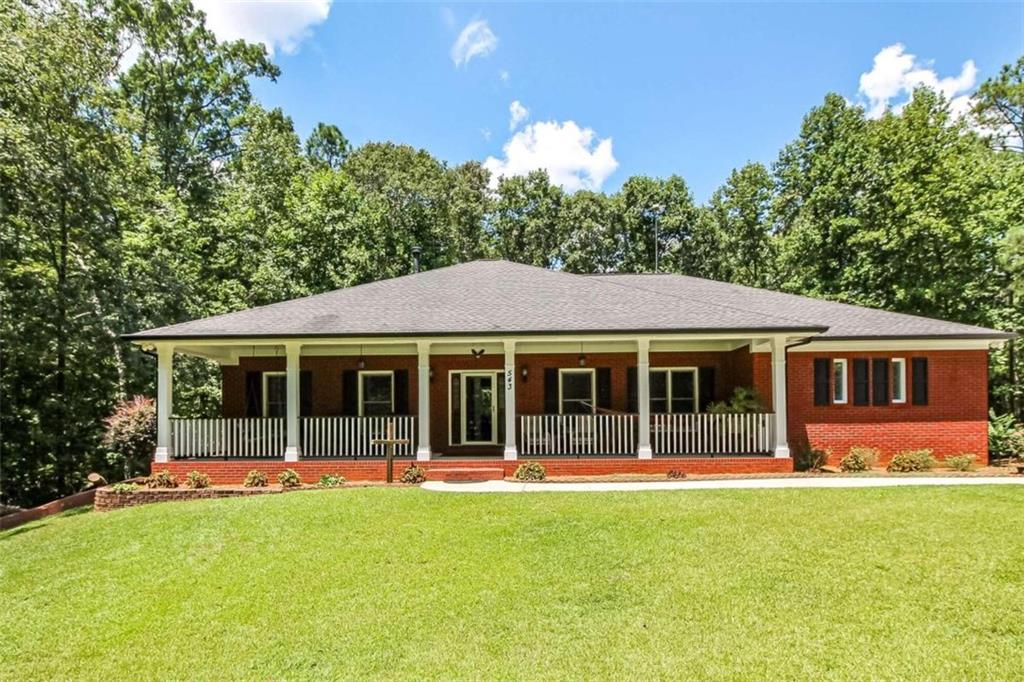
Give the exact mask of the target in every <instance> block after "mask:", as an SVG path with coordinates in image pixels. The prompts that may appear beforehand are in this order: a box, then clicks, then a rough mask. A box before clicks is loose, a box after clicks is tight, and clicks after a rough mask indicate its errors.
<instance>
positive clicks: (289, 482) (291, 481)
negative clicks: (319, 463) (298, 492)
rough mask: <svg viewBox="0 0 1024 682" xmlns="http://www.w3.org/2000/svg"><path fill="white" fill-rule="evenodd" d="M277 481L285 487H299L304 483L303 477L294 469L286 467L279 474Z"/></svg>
mask: <svg viewBox="0 0 1024 682" xmlns="http://www.w3.org/2000/svg"><path fill="white" fill-rule="evenodd" d="M277 482H278V483H280V484H281V485H282V486H283V487H285V488H298V487H299V486H300V485H302V478H301V477H300V476H299V474H298V472H297V471H295V470H294V469H285V470H284V471H282V472H281V473H280V474H278V475H277Z"/></svg>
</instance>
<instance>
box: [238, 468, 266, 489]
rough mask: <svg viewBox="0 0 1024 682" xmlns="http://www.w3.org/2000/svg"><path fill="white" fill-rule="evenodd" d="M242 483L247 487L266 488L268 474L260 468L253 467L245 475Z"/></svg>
mask: <svg viewBox="0 0 1024 682" xmlns="http://www.w3.org/2000/svg"><path fill="white" fill-rule="evenodd" d="M242 485H244V486H245V487H246V488H266V487H267V474H266V472H263V471H260V470H259V469H252V470H250V471H249V473H247V474H246V475H245V481H244V482H243V483H242Z"/></svg>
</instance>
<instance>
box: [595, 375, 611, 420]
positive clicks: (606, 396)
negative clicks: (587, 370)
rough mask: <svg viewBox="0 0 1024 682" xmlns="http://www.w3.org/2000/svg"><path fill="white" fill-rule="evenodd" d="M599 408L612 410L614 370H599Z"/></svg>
mask: <svg viewBox="0 0 1024 682" xmlns="http://www.w3.org/2000/svg"><path fill="white" fill-rule="evenodd" d="M597 406H598V407H599V408H601V409H604V410H610V409H612V368H611V367H598V368H597Z"/></svg>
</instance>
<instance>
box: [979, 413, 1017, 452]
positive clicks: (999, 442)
mask: <svg viewBox="0 0 1024 682" xmlns="http://www.w3.org/2000/svg"><path fill="white" fill-rule="evenodd" d="M988 450H989V452H990V453H991V454H992V456H994V457H1012V458H1013V459H1018V460H1024V424H1018V423H1017V422H1016V421H1015V420H1014V418H1013V415H1012V414H1004V415H998V416H997V415H996V413H995V411H989V422H988Z"/></svg>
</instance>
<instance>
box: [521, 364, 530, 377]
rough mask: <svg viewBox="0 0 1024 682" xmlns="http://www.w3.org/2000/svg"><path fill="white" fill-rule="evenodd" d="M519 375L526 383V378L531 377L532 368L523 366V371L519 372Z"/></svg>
mask: <svg viewBox="0 0 1024 682" xmlns="http://www.w3.org/2000/svg"><path fill="white" fill-rule="evenodd" d="M519 374H520V375H521V376H522V377H523V381H526V377H528V376H529V375H530V368H529V367H527V366H526V365H523V367H522V369H520V370H519Z"/></svg>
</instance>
